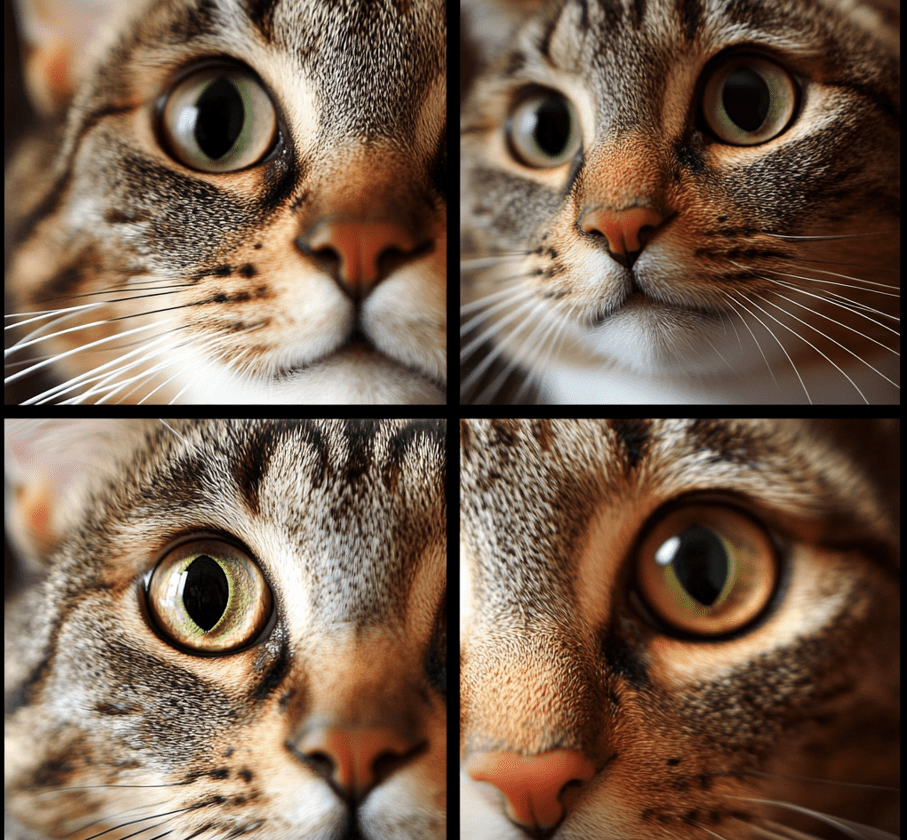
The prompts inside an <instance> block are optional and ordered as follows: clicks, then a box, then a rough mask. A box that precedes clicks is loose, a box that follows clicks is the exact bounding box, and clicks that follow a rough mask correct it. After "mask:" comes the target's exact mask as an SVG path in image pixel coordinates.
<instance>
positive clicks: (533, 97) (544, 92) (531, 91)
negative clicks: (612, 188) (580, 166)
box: [504, 85, 583, 169]
mask: <svg viewBox="0 0 907 840" xmlns="http://www.w3.org/2000/svg"><path fill="white" fill-rule="evenodd" d="M552 97H554V98H559V99H562V100H563V101H564V102H565V103H566V104H567V108H568V110H569V112H570V115H571V120H572V122H573V131H574V134H573V135H571V139H572V140H573V141H574V142H573V143H571V144H570V145H568V146H567V147H566V148H567V149H568V150H570V151H569V154H567V153H565V154H564V156H563V157H562V159H560V158H553V159H551V160H550V161H548V160H544V161H539V160H530V159H529V157H530V156H528V155H527V152H526V151H525V150H522V149H520V148H519V146H518V144H517V143H516V141H515V139H514V128H515V124H514V119H515V118H516V117H517V115H518V113H519V111H520V110H521V109H522V108H523V107H524V106H526V105H529V104H530V103H532V102H535V101H538V100H541V99H546V98H552ZM504 133H505V137H506V140H507V149H508V151H509V152H510V155H511V157H513V159H514V160H516V161H517V163H520V164H522V165H523V166H528V167H530V168H531V169H557V168H559V167H561V166H563V165H564V164H565V163H568V162H570V161H571V160H573V159H574V158H576V156H577V155H578V154H582V151H583V137H582V131H581V127H580V125H579V121H578V120H577V118H576V106H575V105H574V104H573V102H572V101H571V99H570V97H568V96H567V95H566V94H564V93H562V92H561V91H559V90H555V89H554V88H549V87H544V86H542V85H529V86H527V87H525V88H523V89H522V90H521V91H520V92H519V95H518V96H517V97H516V98H515V99H514V101H513V102H512V103H511V105H510V108H509V109H508V116H507V122H506V124H505V127H504Z"/></svg>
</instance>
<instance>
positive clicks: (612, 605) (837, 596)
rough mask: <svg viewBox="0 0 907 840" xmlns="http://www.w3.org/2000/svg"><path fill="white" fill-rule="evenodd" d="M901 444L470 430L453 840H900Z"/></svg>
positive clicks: (470, 424)
mask: <svg viewBox="0 0 907 840" xmlns="http://www.w3.org/2000/svg"><path fill="white" fill-rule="evenodd" d="M898 434H899V429H898V426H897V424H896V422H894V421H880V422H873V421H866V422H862V421H853V422H849V423H845V422H838V421H822V420H817V421H812V422H809V421H802V420H777V421H773V420H772V421H770V420H725V421H722V420H611V421H606V420H600V421H599V420H595V421H570V420H563V421H557V420H535V421H529V420H498V421H490V420H489V421H463V422H462V427H461V433H460V443H461V463H462V487H461V546H460V552H461V599H462V608H461V662H460V667H461V677H460V679H461V683H460V685H461V704H462V705H461V727H462V729H461V739H460V751H461V770H462V773H461V800H462V823H463V829H462V837H463V838H464V840H466V838H468V840H526V838H530V837H531V838H534V840H590V838H595V840H714V838H718V840H782V838H783V839H784V840H794V838H796V840H807V838H841V837H844V836H845V835H846V836H848V837H850V838H853V840H886V838H887V840H893V838H894V835H893V834H891V833H890V832H893V831H897V816H898V794H897V790H896V789H895V786H896V785H897V784H898V765H899V711H898V710H899V666H898V662H899V643H898V629H899V595H898V590H899V570H900V563H899V542H898V539H899V538H898V517H899V499H898V480H899V476H898Z"/></svg>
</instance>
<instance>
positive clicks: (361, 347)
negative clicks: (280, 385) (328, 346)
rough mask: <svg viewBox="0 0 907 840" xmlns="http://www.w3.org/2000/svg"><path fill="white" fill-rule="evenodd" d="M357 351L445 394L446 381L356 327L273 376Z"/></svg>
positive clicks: (287, 375) (301, 370)
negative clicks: (333, 344) (321, 352)
mask: <svg viewBox="0 0 907 840" xmlns="http://www.w3.org/2000/svg"><path fill="white" fill-rule="evenodd" d="M351 350H352V351H358V352H360V353H366V354H369V355H372V356H377V357H378V358H380V359H384V360H386V361H388V362H390V363H391V364H392V365H394V366H395V367H398V368H400V369H401V370H405V371H409V372H410V373H411V374H413V375H414V376H418V377H419V378H420V379H424V380H425V381H426V382H429V383H431V384H432V385H434V386H435V387H436V388H438V389H439V390H441V391H443V392H444V393H445V395H446V394H447V383H446V382H444V381H442V380H441V379H439V378H438V377H436V376H433V375H432V374H430V373H428V372H427V371H424V370H422V368H419V367H415V366H413V365H408V364H406V363H405V362H402V361H401V360H400V359H397V358H395V357H393V356H390V355H388V354H387V353H385V352H384V351H382V350H380V349H379V348H378V347H376V346H375V344H374V343H373V342H372V340H371V339H370V338H369V337H368V336H367V335H366V334H365V333H364V332H363V331H362V330H360V329H359V328H358V327H357V328H356V329H354V330H353V331H352V332H351V333H350V334H349V335H348V336H347V338H346V339H345V340H344V342H343V343H342V344H340V345H339V346H338V347H335V348H334V349H333V350H331V351H330V352H328V353H325V354H324V355H323V356H319V357H318V358H316V359H312V360H311V361H309V362H306V363H305V364H301V365H293V366H292V367H285V368H281V369H280V370H279V371H277V372H276V373H275V374H274V375H273V378H274V379H275V380H281V379H286V378H290V377H293V376H296V375H297V374H300V373H305V372H306V371H308V370H314V369H315V368H317V367H319V366H320V365H323V364H324V363H325V362H328V361H330V360H331V359H333V358H335V357H336V356H339V355H341V354H343V353H347V352H349V351H351Z"/></svg>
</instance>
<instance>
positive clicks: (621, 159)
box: [461, 0, 899, 402]
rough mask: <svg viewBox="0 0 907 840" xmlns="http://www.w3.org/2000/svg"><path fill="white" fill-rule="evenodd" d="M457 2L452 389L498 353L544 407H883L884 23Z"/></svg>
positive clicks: (887, 72) (720, 8) (892, 139)
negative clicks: (460, 98)
mask: <svg viewBox="0 0 907 840" xmlns="http://www.w3.org/2000/svg"><path fill="white" fill-rule="evenodd" d="M470 5H472V6H473V8H472V10H471V11H472V14H471V16H470V18H469V20H470V21H471V23H472V27H471V34H472V36H473V41H474V43H473V48H474V51H475V52H476V61H477V64H478V70H477V73H476V78H475V81H474V83H473V86H472V89H471V91H470V93H469V96H468V97H467V99H466V102H465V104H464V108H463V111H464V114H463V121H462V127H461V144H462V150H463V153H462V159H463V163H462V173H461V183H462V190H461V195H462V204H463V207H462V218H461V226H462V229H463V239H462V243H461V251H462V253H463V266H464V279H465V286H464V295H463V296H464V300H465V301H467V303H468V304H469V309H468V310H467V313H468V314H467V316H465V317H468V319H469V320H468V322H467V325H466V326H465V330H466V335H465V337H464V340H468V341H469V342H471V344H470V352H472V353H475V354H476V355H477V359H476V360H474V362H473V365H472V366H473V367H478V368H479V370H478V371H477V373H476V375H475V376H473V377H472V378H471V379H468V380H467V382H466V385H467V389H471V391H472V392H473V393H474V391H475V388H476V382H477V381H478V380H477V377H478V375H480V374H482V373H483V372H485V368H486V367H487V364H485V365H482V364H481V363H482V361H484V360H485V359H487V362H489V363H490V362H491V361H492V358H491V357H492V356H500V357H502V358H503V360H505V361H506V362H512V365H511V368H510V369H511V370H512V367H513V365H520V366H522V367H523V368H524V369H526V370H528V371H530V372H531V373H534V374H536V375H538V376H540V377H542V378H543V380H544V382H545V385H546V386H547V387H548V391H549V397H551V398H553V401H555V402H791V401H794V402H807V401H809V400H812V401H816V402H841V401H842V400H843V401H848V402H849V401H854V402H863V401H864V399H865V400H866V401H870V402H896V401H897V400H898V395H897V389H896V387H895V385H894V384H893V383H892V382H890V381H887V380H886V378H885V377H888V379H889V380H893V381H894V383H896V382H897V381H898V376H899V373H898V360H897V353H896V352H894V351H895V350H896V347H897V341H898V333H897V317H896V316H897V310H898V308H897V300H898V294H899V290H898V285H897V283H898V281H897V258H898V237H897V233H896V232H897V230H898V226H897V219H898V214H899V191H898V175H899V169H898V155H897V148H898V136H899V133H898V132H899V129H898V113H899V111H898V101H899V98H898V97H899V87H898V70H897V67H898V57H897V56H898V47H897V38H896V36H894V35H893V34H892V33H893V31H896V30H894V29H893V27H891V26H890V24H887V23H886V21H885V20H884V19H883V18H882V17H880V16H879V15H877V14H876V13H874V12H872V11H871V10H869V9H867V8H864V7H861V8H860V9H859V10H858V11H854V10H853V9H849V7H848V10H847V11H845V6H844V4H839V3H837V2H833V1H832V0H829V2H826V3H819V4H814V3H809V4H806V3H771V2H770V3H762V4H759V5H758V7H757V6H750V5H747V6H736V5H733V4H730V5H728V4H720V3H718V4H697V5H696V6H695V7H694V8H691V7H689V5H688V4H681V3H674V2H668V0H665V1H664V2H652V3H647V4H646V5H645V7H639V6H638V5H637V4H632V3H629V2H627V3H589V4H587V3H580V2H572V0H564V2H552V3H537V4H534V5H533V8H534V9H535V12H534V13H530V14H527V13H526V11H525V9H523V8H522V7H521V8H520V10H516V9H515V8H513V5H512V4H508V3H505V2H500V3H494V4H490V6H489V4H470ZM857 149H859V154H855V150H857ZM483 342H492V344H493V345H495V346H496V348H495V350H494V351H493V352H491V353H490V352H489V348H488V346H487V345H486V346H483V347H481V348H479V345H481V344H482V343H483ZM477 348H478V349H477ZM483 357H484V358H483ZM864 362H865V363H864ZM869 365H872V366H873V367H869ZM873 368H875V369H873ZM744 382H745V384H742V383H744ZM571 389H572V390H571ZM493 393H494V392H493V389H492V390H490V391H489V392H487V393H484V394H483V395H482V396H483V397H484V400H485V401H487V400H488V399H489V394H491V395H492V396H491V398H492V399H493ZM479 401H482V400H479Z"/></svg>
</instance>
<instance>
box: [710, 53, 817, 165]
mask: <svg viewBox="0 0 907 840" xmlns="http://www.w3.org/2000/svg"><path fill="white" fill-rule="evenodd" d="M747 60H753V61H759V62H765V63H767V64H770V65H773V66H774V68H776V69H778V70H780V71H781V72H782V73H783V74H784V75H785V76H786V77H787V81H788V83H789V85H790V89H791V95H792V97H793V103H792V107H791V112H790V115H789V116H788V117H787V119H786V120H785V121H784V123H783V124H781V127H780V128H778V129H777V130H776V131H775V132H774V133H772V134H771V135H769V136H766V137H765V138H763V139H759V140H756V141H754V142H751V143H744V142H734V141H733V140H729V139H727V138H726V137H722V136H721V130H720V128H719V129H716V127H715V124H714V121H713V120H710V119H709V118H708V116H707V115H706V107H707V101H706V100H707V96H708V94H709V92H710V90H709V89H710V84H711V83H712V81H713V80H714V79H716V78H718V76H719V75H720V74H721V73H722V72H723V71H725V70H726V69H727V68H728V67H729V66H732V65H737V64H741V63H745V62H746V61H747ZM695 101H696V103H697V106H696V122H697V124H698V126H699V128H700V129H701V130H702V131H704V132H705V133H706V134H708V136H709V137H710V138H711V139H712V140H713V141H714V142H716V143H720V144H721V145H724V146H736V147H740V148H750V147H756V146H762V145H765V144H766V143H770V142H772V141H773V140H775V139H777V138H778V137H781V136H782V135H783V134H786V133H787V132H788V131H789V130H790V128H791V127H792V126H793V125H794V124H795V123H796V122H797V120H798V119H799V117H800V113H801V110H802V105H803V90H802V80H801V78H800V77H799V76H798V74H796V73H795V72H794V71H793V70H791V68H790V67H788V66H787V64H786V63H785V62H784V61H783V60H781V59H780V58H779V57H777V56H775V55H773V54H772V53H770V52H768V51H765V50H757V49H753V48H751V47H750V48H741V47H735V48H733V49H731V50H728V51H725V52H723V53H720V54H719V55H717V56H715V57H714V58H713V59H712V60H711V61H709V62H708V64H707V65H706V66H705V67H704V68H703V71H702V73H701V75H700V80H699V84H698V85H697V90H696V99H695Z"/></svg>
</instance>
